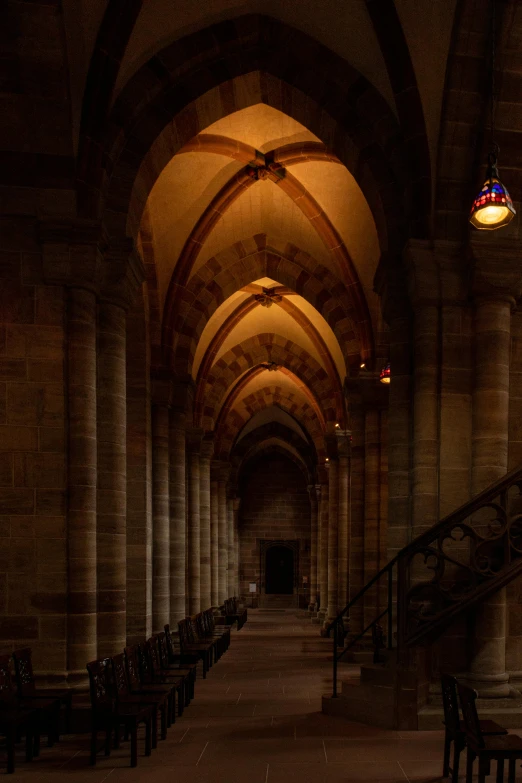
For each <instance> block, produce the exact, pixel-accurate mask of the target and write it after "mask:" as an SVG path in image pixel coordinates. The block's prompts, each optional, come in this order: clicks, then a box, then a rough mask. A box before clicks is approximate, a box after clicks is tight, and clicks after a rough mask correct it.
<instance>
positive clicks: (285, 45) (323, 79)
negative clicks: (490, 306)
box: [80, 15, 416, 250]
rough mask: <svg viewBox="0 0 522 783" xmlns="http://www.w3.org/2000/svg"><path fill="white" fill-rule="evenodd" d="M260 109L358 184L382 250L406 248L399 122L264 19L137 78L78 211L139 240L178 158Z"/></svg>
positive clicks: (193, 43) (309, 45)
mask: <svg viewBox="0 0 522 783" xmlns="http://www.w3.org/2000/svg"><path fill="white" fill-rule="evenodd" d="M238 52H240V53H241V55H240V56H238ZM260 102H263V103H266V104H268V105H270V106H273V107H274V108H276V109H279V110H280V111H283V112H285V113H286V114H288V115H289V116H290V117H293V118H294V119H295V120H297V121H298V122H300V123H302V124H303V125H304V126H305V127H307V128H308V129H309V130H310V131H311V132H312V133H313V134H314V135H316V136H317V137H318V138H320V139H321V141H322V142H323V143H324V144H325V145H326V146H327V147H328V149H329V150H330V151H331V153H332V154H333V155H335V156H336V157H337V158H339V160H340V161H341V162H342V163H343V164H344V165H346V166H347V168H348V169H349V170H350V171H351V172H352V173H353V175H354V176H355V178H356V179H357V181H358V183H359V185H360V187H361V189H362V191H363V193H364V195H365V197H366V199H367V201H368V203H369V205H370V208H371V209H372V212H373V214H374V219H375V221H376V223H377V225H378V232H379V236H380V239H381V247H382V249H383V250H384V249H388V250H389V249H391V248H392V247H396V248H398V247H400V246H401V244H402V241H403V239H404V237H405V230H406V223H407V216H406V208H407V205H409V206H410V207H411V208H412V209H415V208H416V202H415V201H414V200H409V199H408V195H409V191H410V190H411V182H412V181H413V180H414V178H415V176H416V175H415V171H414V168H413V163H412V158H411V155H410V156H409V155H408V153H409V150H408V143H407V141H406V139H405V137H404V136H403V135H402V132H401V128H400V126H399V123H398V121H397V118H396V116H395V114H394V112H393V111H392V109H391V108H390V107H389V105H388V104H387V102H386V101H385V99H384V98H383V97H382V96H381V95H380V93H379V92H378V91H377V90H376V89H375V88H374V87H373V86H372V85H371V84H370V83H369V82H368V81H367V80H366V79H365V78H364V77H363V76H362V75H361V74H360V73H358V72H357V71H356V70H355V69H354V68H353V67H352V66H350V65H349V64H348V63H347V62H346V61H345V60H343V59H342V58H340V57H338V56H337V55H335V54H334V53H333V52H332V51H331V50H329V49H327V48H326V47H324V46H322V45H321V44H319V43H318V42H317V41H315V40H313V39H312V38H310V37H309V36H307V35H305V34H304V33H301V32H300V31H298V30H296V29H295V28H291V27H289V26H287V25H285V24H283V23H282V22H279V21H278V20H275V19H272V18H269V17H265V16H258V15H249V16H243V17H239V18H237V19H234V20H230V21H227V22H221V23H218V24H215V25H212V26H210V27H208V28H206V29H204V30H201V31H199V32H196V33H193V34H191V35H189V36H187V37H186V38H184V39H180V40H178V41H176V42H174V43H173V44H171V45H170V46H167V47H166V48H165V49H164V50H162V51H161V52H158V53H157V54H156V55H155V56H154V57H152V58H151V59H150V60H149V61H148V62H147V63H146V64H145V65H144V66H142V68H140V69H139V70H138V71H137V72H136V74H135V75H134V76H133V77H132V78H131V79H130V80H129V82H128V83H127V84H126V86H125V87H124V88H123V90H122V91H121V93H120V94H119V95H118V97H117V99H116V100H115V102H114V105H113V107H112V110H111V113H110V115H109V117H108V120H107V123H106V132H105V134H104V135H103V138H102V139H101V140H100V142H99V143H98V146H100V147H101V148H102V149H103V152H104V154H101V155H100V154H99V153H98V155H97V156H95V160H96V164H97V165H96V166H87V165H85V166H82V175H83V177H85V179H86V180H87V182H86V183H85V185H86V187H82V188H81V189H80V203H81V205H82V208H83V209H86V208H87V209H89V210H90V211H91V213H92V211H95V212H97V215H98V216H100V213H101V212H102V211H103V202H104V201H105V205H106V210H105V212H106V219H107V221H109V222H110V231H111V233H113V234H119V233H120V232H121V231H124V232H125V233H128V235H131V236H135V235H136V234H137V229H138V227H139V223H140V219H141V213H142V211H143V208H144V205H145V202H146V200H147V197H148V194H149V193H150V190H151V188H152V186H153V185H154V183H155V181H156V179H157V177H158V175H159V173H160V172H161V171H162V169H163V168H164V166H165V165H166V164H167V163H168V161H169V160H170V159H171V158H172V155H173V154H175V153H176V152H177V151H178V150H179V149H180V148H181V147H182V146H183V145H184V144H186V143H187V142H189V141H190V139H192V138H193V137H194V136H195V135H197V134H198V133H199V132H201V131H203V130H205V128H206V127H208V125H210V124H211V123H213V122H215V121H217V120H218V119H220V118H222V117H225V116H227V115H228V114H231V113H232V112H235V111H238V110H240V109H242V108H245V107H247V106H251V105H254V104H256V103H260ZM326 105H327V106H328V111H326V110H325V109H324V108H323V107H324V106H326ZM93 163H94V161H93ZM415 163H416V161H415Z"/></svg>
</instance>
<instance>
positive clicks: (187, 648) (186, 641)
mask: <svg viewBox="0 0 522 783" xmlns="http://www.w3.org/2000/svg"><path fill="white" fill-rule="evenodd" d="M189 620H190V618H188V617H186V618H185V619H184V620H180V622H179V623H178V630H179V646H180V650H181V655H182V657H184V658H189V657H192V658H194V659H196V660H200V661H201V662H202V664H203V679H206V676H207V671H208V670H209V668H210V667H211V665H212V647H213V646H212V644H208V643H207V642H204V643H203V644H202V643H198V642H196V641H195V640H194V637H193V633H192V623H190V624H189Z"/></svg>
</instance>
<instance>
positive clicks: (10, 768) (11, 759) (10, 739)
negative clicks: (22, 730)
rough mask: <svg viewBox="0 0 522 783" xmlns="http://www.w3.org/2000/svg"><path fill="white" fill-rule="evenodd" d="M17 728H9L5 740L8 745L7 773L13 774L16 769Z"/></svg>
mask: <svg viewBox="0 0 522 783" xmlns="http://www.w3.org/2000/svg"><path fill="white" fill-rule="evenodd" d="M15 734H16V732H15V730H14V729H9V728H8V729H7V730H6V735H5V741H6V745H7V774H8V775H12V774H13V772H14V771H15Z"/></svg>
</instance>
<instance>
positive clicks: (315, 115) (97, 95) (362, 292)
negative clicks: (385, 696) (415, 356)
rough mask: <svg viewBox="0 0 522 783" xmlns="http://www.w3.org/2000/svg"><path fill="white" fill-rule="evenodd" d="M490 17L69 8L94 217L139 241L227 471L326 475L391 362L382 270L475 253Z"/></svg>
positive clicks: (84, 205) (420, 11)
mask: <svg viewBox="0 0 522 783" xmlns="http://www.w3.org/2000/svg"><path fill="white" fill-rule="evenodd" d="M489 3H490V0H459V2H457V0H323V2H321V3H320V4H318V3H317V2H315V0H302V1H301V2H299V3H295V2H293V0H248V1H247V2H237V0H214V1H213V2H212V3H211V4H202V3H201V2H198V0H185V1H184V2H182V3H181V2H180V3H177V2H175V3H173V2H172V0H147V2H141V1H140V0H119V2H117V1H116V0H110V2H107V0H79V2H76V0H75V2H73V0H65V3H64V15H65V25H66V31H67V41H68V49H69V57H70V63H71V73H70V81H71V100H72V115H73V121H74V125H75V128H76V130H77V133H78V136H77V138H76V139H75V142H76V144H77V145H78V146H79V148H80V160H82V161H83V163H82V165H80V167H79V168H80V172H81V173H82V176H80V183H81V185H82V186H83V187H84V190H83V192H82V191H81V190H80V209H83V210H84V211H85V213H86V214H88V213H89V211H91V213H92V212H96V213H97V214H103V215H104V221H105V223H106V225H107V228H108V230H109V233H110V234H111V235H112V236H118V235H119V236H120V237H123V236H131V237H132V238H133V239H134V240H135V241H137V245H138V248H139V250H140V252H141V254H142V257H143V258H144V261H145V263H146V266H147V270H148V272H147V286H148V289H149V302H150V313H151V336H152V337H151V339H152V357H153V365H159V364H164V365H166V366H167V367H168V368H169V370H170V372H172V374H173V375H174V376H175V377H178V378H183V379H187V378H191V379H192V381H193V383H194V385H195V395H194V412H193V415H194V421H193V423H194V425H195V426H197V427H202V428H203V429H204V430H205V431H208V432H213V433H214V440H215V446H216V454H217V455H218V456H219V457H222V458H230V457H231V456H232V455H234V454H235V455H236V456H237V455H241V458H242V459H243V458H245V459H246V456H245V454H246V451H245V449H246V446H245V444H249V445H248V449H250V451H252V450H253V452H252V453H256V454H257V453H258V451H259V449H262V448H263V444H265V446H266V448H275V447H276V446H277V448H280V447H283V446H284V444H286V448H288V450H289V453H292V454H293V457H295V459H301V460H302V461H303V464H304V465H308V466H310V465H311V464H314V463H316V462H317V461H319V462H320V461H321V460H322V459H323V458H324V454H325V446H324V444H325V439H324V436H325V434H326V433H328V432H331V431H333V430H334V429H335V426H336V424H337V425H339V426H340V427H341V428H344V427H346V426H348V425H349V421H348V418H347V410H346V400H345V389H346V385H345V378H346V377H347V376H353V375H356V374H357V373H358V372H360V370H361V366H364V367H365V369H364V371H363V372H373V373H375V372H376V371H378V369H379V367H380V364H381V362H382V361H384V360H386V358H387V335H386V327H385V326H384V325H383V316H382V313H381V304H380V300H379V297H378V296H377V294H376V292H375V289H374V285H375V279H376V272H377V271H378V269H381V268H383V265H384V268H385V269H386V270H387V274H389V275H391V276H392V278H393V277H394V279H396V280H397V279H399V277H400V274H401V270H400V268H399V266H400V264H399V266H397V258H400V255H401V253H402V249H403V247H404V243H405V241H407V239H408V237H416V238H420V239H423V240H428V239H430V238H435V237H438V238H442V239H452V240H453V239H455V238H458V237H461V236H462V233H463V231H464V230H465V214H464V211H463V209H462V204H463V203H465V202H466V199H467V198H468V195H467V193H468V189H469V187H470V184H469V180H470V178H472V177H474V176H475V169H476V165H475V163H474V162H473V161H474V160H475V158H474V157H473V155H474V154H475V153H473V154H471V153H470V140H472V139H473V138H474V136H473V134H474V133H475V134H476V124H477V122H478V121H479V120H480V118H481V117H482V108H481V107H482V100H483V98H481V97H480V89H479V83H478V82H477V74H479V73H480V67H481V66H480V63H481V62H482V61H483V59H484V56H485V55H484V51H485V49H484V47H485V45H486V44H485V42H486V39H487V30H488V18H489V17H488V14H489V11H488V9H489ZM510 9H511V5H510ZM510 14H511V16H510V15H509V14H507V15H506V16H505V21H504V22H503V24H504V30H505V31H508V27H509V19H510V18H511V19H514V18H515V17H514V14H515V15H516V12H515V11H514V10H513V11H512V10H510ZM102 20H103V22H102ZM100 25H101V26H100ZM111 36H112V39H114V40H116V42H117V45H116V46H115V48H114V52H113V54H112V55H110V56H109V55H108V54H107V52H108V46H107V41H108V40H109V39H110V38H111ZM502 37H503V39H505V40H506V41H508V43H509V41H511V40H512V39H513V36H512V35H511V38H509V36H508V35H507V32H503V33H502ZM510 62H514V60H513V59H512V60H511V61H510ZM448 63H450V65H449V66H448ZM86 84H87V87H88V88H89V87H90V89H87V91H86V92H85V93H84V85H86ZM93 84H94V85H95V89H93V88H92V85H93ZM502 87H503V89H504V85H502ZM89 101H90V103H89ZM456 105H459V106H461V107H462V116H458V117H456V118H455V116H454V115H455V109H454V107H455V106H456ZM82 107H83V108H82ZM82 112H83V114H82ZM96 112H98V115H99V117H98V120H97V123H98V125H97V124H96V122H95V121H93V120H89V118H90V117H92V116H95V115H96ZM86 118H87V119H86ZM98 147H99V148H102V149H103V154H99V153H98V152H97V150H98ZM452 156H454V157H452ZM472 158H473V160H472ZM449 159H451V161H452V165H451V166H448V165H446V163H447V161H448V160H449ZM474 167H475V168H474ZM441 183H443V188H444V192H445V193H446V194H448V195H447V197H446V198H445V199H442V198H441V192H442V191H441ZM516 197H517V194H516V193H515V198H516ZM394 264H395V266H394ZM256 433H257V434H256ZM296 439H297V440H296ZM241 443H243V446H242V447H241V448H240V444H241ZM281 444H283V446H281ZM248 449H247V450H248ZM300 449H301V451H300ZM302 449H304V452H303V453H302ZM250 451H249V452H248V453H249V454H250ZM303 454H305V456H303ZM306 455H308V456H306ZM312 474H313V471H312V472H311V473H310V478H311V479H313V475H312Z"/></svg>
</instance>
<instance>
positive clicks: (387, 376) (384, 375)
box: [379, 364, 391, 383]
mask: <svg viewBox="0 0 522 783" xmlns="http://www.w3.org/2000/svg"><path fill="white" fill-rule="evenodd" d="M379 380H380V382H381V383H390V381H391V368H390V365H389V364H387V365H386V367H383V368H382V370H381V374H380V375H379Z"/></svg>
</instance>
